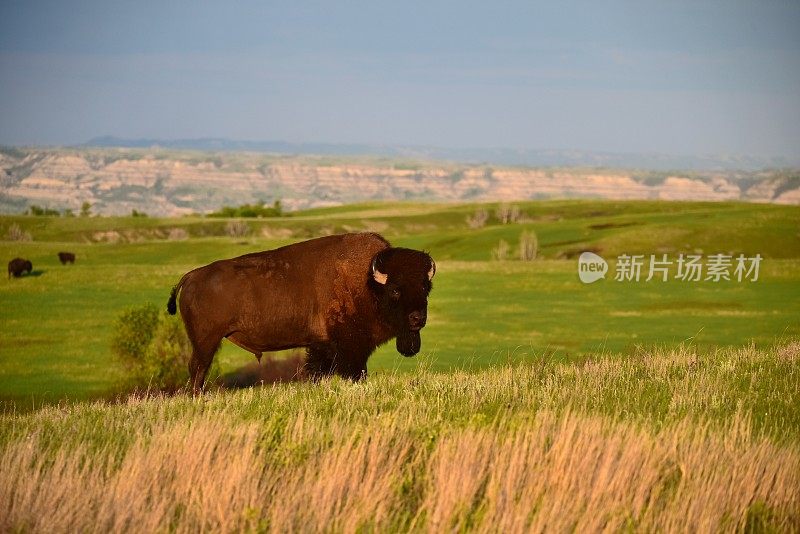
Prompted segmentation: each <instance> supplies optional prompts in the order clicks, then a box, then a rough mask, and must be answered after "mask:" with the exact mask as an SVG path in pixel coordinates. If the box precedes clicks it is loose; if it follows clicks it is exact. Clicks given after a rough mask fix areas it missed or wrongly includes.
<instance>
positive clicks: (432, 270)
mask: <svg viewBox="0 0 800 534" xmlns="http://www.w3.org/2000/svg"><path fill="white" fill-rule="evenodd" d="M435 274H436V262H435V261H433V258H431V270H430V271H428V280H433V275H435Z"/></svg>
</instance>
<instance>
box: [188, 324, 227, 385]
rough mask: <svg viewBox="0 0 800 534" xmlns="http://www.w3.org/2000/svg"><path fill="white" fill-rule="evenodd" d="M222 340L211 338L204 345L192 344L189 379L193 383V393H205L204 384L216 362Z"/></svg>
mask: <svg viewBox="0 0 800 534" xmlns="http://www.w3.org/2000/svg"><path fill="white" fill-rule="evenodd" d="M220 341H222V339H217V338H215V337H209V338H206V339H205V340H204V342H202V343H193V344H192V358H191V359H190V360H189V379H190V381H191V383H192V392H193V393H194V394H195V395H199V394H200V393H202V392H203V383H204V382H205V381H206V375H207V374H208V369H209V367H211V362H212V361H214V354H216V352H217V349H218V348H219V343H220Z"/></svg>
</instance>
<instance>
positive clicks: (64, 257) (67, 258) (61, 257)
mask: <svg viewBox="0 0 800 534" xmlns="http://www.w3.org/2000/svg"><path fill="white" fill-rule="evenodd" d="M58 261H60V262H61V265H66V264H68V263H75V254H73V253H72V252H59V253H58Z"/></svg>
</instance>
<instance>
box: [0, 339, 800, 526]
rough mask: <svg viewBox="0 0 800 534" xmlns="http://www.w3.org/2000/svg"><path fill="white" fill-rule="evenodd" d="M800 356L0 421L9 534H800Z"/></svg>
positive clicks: (80, 406) (475, 376)
mask: <svg viewBox="0 0 800 534" xmlns="http://www.w3.org/2000/svg"><path fill="white" fill-rule="evenodd" d="M799 364H800V344H798V343H796V342H795V343H791V344H787V345H783V346H780V347H776V348H775V349H771V350H760V349H754V348H752V347H744V348H724V349H719V350H714V351H710V352H707V353H706V352H703V351H699V350H697V347H693V346H683V347H679V348H677V349H675V350H655V351H642V352H637V353H636V354H633V355H631V356H629V357H626V358H622V359H621V358H619V357H616V356H605V357H592V358H590V359H588V360H587V361H585V362H583V363H582V364H574V363H559V362H555V361H552V360H548V359H546V358H540V359H537V360H536V361H535V362H532V364H520V365H499V366H496V367H490V368H486V369H483V370H480V371H474V372H463V371H456V372H446V373H435V372H429V371H428V370H427V369H425V368H419V369H417V370H415V371H413V372H410V373H383V374H380V375H378V376H373V377H371V378H370V379H369V380H366V381H363V382H359V383H352V382H349V381H346V380H341V379H339V378H338V377H335V378H333V379H331V380H324V381H322V382H320V383H290V384H281V385H274V386H270V387H264V388H252V389H248V390H245V391H237V392H230V391H226V392H211V393H207V394H205V395H204V396H202V397H192V396H189V395H177V396H174V397H161V396H156V397H151V398H145V399H141V398H135V397H131V398H128V399H125V400H123V401H122V402H120V403H116V404H114V403H102V402H97V403H77V404H75V405H73V406H50V407H44V408H43V409H40V410H36V411H34V412H31V413H25V414H20V413H16V414H11V415H0V511H1V512H2V513H0V531H3V532H29V531H30V532H65V533H67V532H98V533H100V532H109V531H113V532H129V531H130V532H162V531H170V532H178V533H183V532H186V533H191V532H201V531H211V532H294V531H303V532H305V531H315V532H316V531H326V532H443V531H448V532H452V531H456V532H498V531H500V532H550V531H558V532H566V531H578V532H598V531H608V532H619V531H625V532H676V531H691V532H731V531H733V532H796V531H797V530H798V528H800V448H799V447H798V443H799V441H798V440H800V397H799V396H800V365H799Z"/></svg>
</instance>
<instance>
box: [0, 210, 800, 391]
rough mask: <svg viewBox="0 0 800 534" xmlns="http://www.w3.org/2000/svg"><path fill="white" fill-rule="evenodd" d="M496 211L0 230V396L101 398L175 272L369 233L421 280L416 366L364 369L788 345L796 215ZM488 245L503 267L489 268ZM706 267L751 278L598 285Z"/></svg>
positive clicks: (796, 279)
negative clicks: (603, 269) (587, 259)
mask: <svg viewBox="0 0 800 534" xmlns="http://www.w3.org/2000/svg"><path fill="white" fill-rule="evenodd" d="M514 206H515V207H516V208H517V209H518V214H517V217H516V221H515V222H513V223H509V224H502V222H501V221H500V220H499V219H498V216H497V210H498V208H499V207H500V206H499V205H498V204H458V205H455V204H434V203H431V204H425V203H413V204H405V203H388V204H380V203H371V204H359V205H350V206H341V207H335V208H326V209H315V210H309V211H306V212H298V213H295V214H292V215H291V216H287V217H280V218H274V219H253V220H246V221H244V224H245V226H241V224H239V223H236V222H235V221H229V220H225V219H210V218H201V217H186V218H168V219H159V218H132V217H127V218H106V217H86V218H82V217H74V218H65V217H60V218H59V217H49V218H48V217H32V216H3V217H0V237H2V236H8V235H9V232H10V231H11V228H12V227H14V228H15V229H16V230H17V233H18V234H22V235H23V236H24V235H25V234H26V233H27V234H29V235H30V237H31V240H30V241H9V240H5V241H2V242H0V251H1V252H2V254H0V257H2V258H6V261H8V260H10V259H11V258H13V257H16V256H21V257H25V258H28V259H30V260H31V261H32V262H33V265H34V275H33V276H28V277H23V278H21V279H12V280H8V281H4V282H3V283H2V284H0V301H2V307H0V398H3V399H6V400H8V401H12V402H14V403H16V404H21V403H28V404H30V403H38V402H42V401H43V400H49V401H53V400H58V399H62V398H71V399H77V398H87V397H93V396H101V395H108V394H111V393H112V392H113V391H115V388H116V387H118V383H119V379H120V378H121V376H122V369H121V367H120V366H119V364H118V363H117V362H116V361H115V360H114V359H113V357H112V356H111V354H110V350H109V340H110V335H111V325H112V323H113V320H114V318H115V317H116V316H117V315H118V314H119V313H120V312H121V311H122V310H123V309H125V308H126V307H128V306H131V305H137V304H142V303H144V302H148V301H149V302H154V303H156V304H158V305H159V307H161V306H163V305H164V304H165V303H166V299H167V297H168V295H169V290H170V288H171V287H172V286H173V285H174V284H175V283H176V282H177V280H178V279H179V277H180V276H181V275H182V274H183V273H184V272H186V271H188V270H190V269H192V268H194V267H197V266H200V265H203V264H206V263H209V262H211V261H213V260H216V259H220V258H226V257H232V256H236V255H240V254H244V253H247V252H252V251H257V250H264V249H268V248H273V247H275V246H280V245H283V244H287V243H290V242H293V241H297V240H301V239H305V238H309V237H313V236H318V235H325V234H329V233H337V232H344V231H363V230H369V231H379V232H381V233H382V234H383V235H385V236H386V237H387V238H389V239H390V240H391V241H392V242H393V244H395V245H399V246H409V247H414V248H420V249H425V250H428V251H429V252H430V253H431V255H432V256H433V257H434V258H435V259H436V261H437V265H438V272H437V277H436V279H435V281H434V282H435V283H434V287H435V288H434V291H433V293H432V295H431V299H430V309H429V316H430V319H429V323H428V326H427V327H426V328H425V330H424V331H423V335H422V339H423V347H422V352H421V353H420V355H419V356H418V357H416V358H411V359H406V358H402V357H401V356H400V355H398V354H397V353H396V352H395V351H394V347H393V345H391V344H390V346H385V347H383V348H381V349H380V350H379V351H378V352H377V353H376V354H375V355H374V356H373V357H372V359H371V360H370V371H371V372H378V373H381V372H388V371H394V370H399V371H407V370H410V369H414V368H416V367H418V366H419V365H425V366H429V367H431V368H433V369H435V370H446V369H454V368H455V369H465V368H466V369H469V368H481V367H486V366H488V365H491V364H495V363H498V362H505V361H508V360H513V361H517V360H529V359H532V358H536V357H541V356H542V355H547V356H548V357H550V358H555V359H558V360H575V359H582V358H583V357H584V356H585V355H587V354H593V353H597V352H606V353H622V354H631V353H633V352H634V351H635V350H636V347H637V346H640V345H645V346H650V345H653V344H658V345H668V346H674V345H677V344H680V343H684V342H690V343H692V344H695V345H696V346H698V347H700V348H701V349H702V350H706V349H711V348H713V347H716V346H731V345H733V346H740V345H746V344H748V343H751V342H755V343H756V344H758V345H760V346H767V345H772V344H774V343H775V342H776V341H780V340H784V339H787V338H793V337H796V336H798V335H800V208H797V207H794V206H777V205H766V204H745V203H694V202H691V203H682V202H647V201H632V202H616V201H545V202H525V203H515V204H514ZM506 207H509V206H506ZM481 211H485V212H486V215H487V220H486V222H485V224H484V225H483V226H481V227H474V228H473V227H470V224H469V223H468V221H467V219H473V220H474V219H475V216H476V213H478V212H481ZM473 226H478V225H475V224H473ZM525 231H528V232H535V234H536V235H537V237H538V243H539V257H538V258H537V259H536V260H535V261H532V262H522V261H519V260H516V259H515V256H514V249H515V248H516V246H517V242H518V240H519V238H520V235H521V234H522V233H523V232H525ZM231 234H234V235H231ZM501 240H504V241H506V242H507V243H508V244H509V246H510V249H511V254H510V257H509V259H508V260H506V261H494V260H492V250H493V249H494V248H496V247H498V244H499V242H500V241H501ZM60 250H69V251H72V252H75V253H76V255H77V262H76V264H75V265H73V266H61V265H60V264H59V263H58V260H57V258H56V253H57V252H58V251H60ZM583 250H592V251H594V252H596V253H598V254H600V255H601V256H603V257H605V258H606V259H607V260H609V262H610V272H609V274H608V275H607V277H606V279H605V280H601V281H599V282H596V283H594V284H592V285H584V284H582V283H581V282H580V281H579V280H578V277H577V256H578V255H579V253H580V252H581V251H583ZM716 253H724V254H729V255H732V256H736V255H739V254H744V255H745V256H747V257H752V256H755V255H756V254H760V256H761V257H762V258H763V261H762V263H761V265H760V273H759V279H758V280H757V281H755V282H749V281H746V280H745V281H743V282H737V281H735V280H734V281H720V282H714V281H700V282H684V281H679V280H669V281H667V282H661V281H657V280H651V281H649V282H646V281H644V278H645V277H644V276H643V277H642V280H641V281H639V282H618V281H615V280H614V270H615V265H616V261H615V260H616V258H617V257H618V256H619V255H621V254H642V255H645V256H647V257H648V258H649V255H651V254H655V255H658V256H661V255H662V254H667V255H668V257H669V258H671V259H672V260H677V258H678V256H679V255H680V254H698V255H702V256H704V257H706V258H707V257H708V256H709V255H711V254H716ZM675 268H676V266H675V265H673V266H672V270H673V274H674V270H675ZM671 278H672V277H671ZM219 359H220V362H221V364H222V368H223V370H231V369H233V368H236V367H238V366H241V365H243V364H245V363H247V362H250V361H252V359H253V358H252V355H249V354H247V353H245V352H244V351H241V350H240V349H238V348H236V347H233V346H232V345H230V344H227V343H225V344H224V345H223V348H222V350H221V351H220V354H219Z"/></svg>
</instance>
